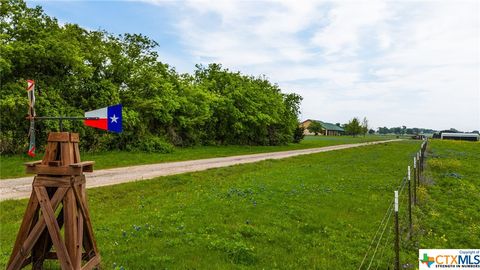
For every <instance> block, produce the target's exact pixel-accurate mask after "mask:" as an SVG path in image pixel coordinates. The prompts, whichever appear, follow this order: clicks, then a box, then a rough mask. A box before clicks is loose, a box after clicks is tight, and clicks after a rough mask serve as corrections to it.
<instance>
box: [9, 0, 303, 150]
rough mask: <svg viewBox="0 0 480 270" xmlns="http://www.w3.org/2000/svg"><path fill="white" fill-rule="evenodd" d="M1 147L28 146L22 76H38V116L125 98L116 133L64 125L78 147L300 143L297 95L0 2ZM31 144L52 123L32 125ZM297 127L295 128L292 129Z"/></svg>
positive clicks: (19, 0) (78, 112)
mask: <svg viewBox="0 0 480 270" xmlns="http://www.w3.org/2000/svg"><path fill="white" fill-rule="evenodd" d="M0 16H1V19H0V52H1V57H0V110H1V121H0V153H2V154H5V153H18V152H22V151H24V150H25V149H26V142H27V130H28V122H27V121H26V120H25V116H26V114H27V96H26V91H25V87H26V82H25V81H26V79H34V80H35V81H36V82H37V86H36V91H37V97H36V99H37V101H36V105H35V107H36V111H37V115H39V116H61V115H62V116H82V115H83V113H84V111H89V110H93V109H96V108H101V107H105V106H109V105H113V104H117V103H122V104H123V108H124V111H123V125H124V127H123V129H124V132H123V133H121V134H110V133H106V132H103V131H99V130H94V129H91V128H86V127H84V126H83V124H82V123H79V122H65V123H64V126H65V129H66V130H71V131H75V132H79V133H80V136H81V138H82V144H81V147H82V148H83V149H84V150H92V151H96V150H112V149H119V150H140V151H160V152H168V151H171V150H172V147H173V146H189V145H198V144H202V145H225V144H242V145H278V144H285V143H290V142H292V141H297V142H298V141H299V140H300V139H301V136H300V135H301V133H299V132H298V115H299V106H300V102H301V100H302V98H301V97H300V96H299V95H297V94H294V93H292V94H284V93H282V92H281V89H280V88H279V86H278V85H276V84H274V83H272V82H270V81H269V80H268V79H267V78H266V77H265V76H258V77H254V76H248V75H244V74H242V73H240V72H233V71H230V70H228V69H227V68H224V67H222V65H221V64H209V65H207V66H204V65H196V67H195V71H194V72H193V73H192V74H181V73H179V72H177V71H176V70H175V68H174V67H171V66H169V65H168V64H166V63H163V62H161V61H160V60H159V56H158V54H157V52H156V51H155V49H156V48H157V47H158V45H159V44H158V43H157V42H155V41H154V40H152V39H150V38H148V37H146V36H144V35H140V34H124V35H119V36H115V35H112V34H109V33H107V32H105V31H89V30H86V29H83V28H81V27H80V26H78V25H76V24H69V23H67V24H60V23H58V21H57V20H56V19H55V18H53V17H50V16H48V15H47V14H45V12H44V11H43V10H42V8H41V7H38V6H37V7H35V8H29V7H27V5H26V4H25V2H24V1H23V0H6V1H2V5H1V7H0ZM36 129H37V133H36V135H37V146H40V148H41V146H42V144H43V143H44V142H45V140H46V133H47V131H50V130H58V123H57V122H54V121H41V122H38V124H37V125H36ZM295 134H297V135H296V136H295Z"/></svg>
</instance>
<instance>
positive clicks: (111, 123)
mask: <svg viewBox="0 0 480 270" xmlns="http://www.w3.org/2000/svg"><path fill="white" fill-rule="evenodd" d="M85 117H98V119H86V120H84V123H85V125H86V126H89V127H94V128H99V129H103V130H108V131H113V132H117V133H120V132H122V104H117V105H113V106H109V107H105V108H101V109H97V110H93V111H89V112H86V113H85Z"/></svg>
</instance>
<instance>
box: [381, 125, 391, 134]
mask: <svg viewBox="0 0 480 270" xmlns="http://www.w3.org/2000/svg"><path fill="white" fill-rule="evenodd" d="M389 132H390V130H389V128H387V127H379V128H378V133H379V134H388V133H389Z"/></svg>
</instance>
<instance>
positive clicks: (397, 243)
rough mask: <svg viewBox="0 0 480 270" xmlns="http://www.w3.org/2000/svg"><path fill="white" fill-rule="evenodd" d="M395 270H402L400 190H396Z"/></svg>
mask: <svg viewBox="0 0 480 270" xmlns="http://www.w3.org/2000/svg"><path fill="white" fill-rule="evenodd" d="M394 267H395V268H394V269H395V270H400V236H399V228H398V190H395V265H394Z"/></svg>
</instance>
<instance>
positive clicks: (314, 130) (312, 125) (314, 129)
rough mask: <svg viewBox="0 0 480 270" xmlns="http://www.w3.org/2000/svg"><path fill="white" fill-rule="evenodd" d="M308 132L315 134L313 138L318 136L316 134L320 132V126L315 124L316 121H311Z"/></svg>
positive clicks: (317, 123)
mask: <svg viewBox="0 0 480 270" xmlns="http://www.w3.org/2000/svg"><path fill="white" fill-rule="evenodd" d="M307 129H308V131H310V132H311V133H315V136H317V135H318V133H320V132H322V129H323V128H322V125H321V124H320V123H319V122H317V121H312V122H311V123H310V125H309V126H308V128H307Z"/></svg>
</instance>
